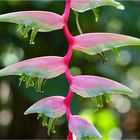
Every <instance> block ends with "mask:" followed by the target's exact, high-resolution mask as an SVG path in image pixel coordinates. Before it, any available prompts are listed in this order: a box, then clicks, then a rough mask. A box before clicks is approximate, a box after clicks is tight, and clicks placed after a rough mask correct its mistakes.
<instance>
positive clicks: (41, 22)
mask: <svg viewBox="0 0 140 140" xmlns="http://www.w3.org/2000/svg"><path fill="white" fill-rule="evenodd" d="M0 21H1V22H11V23H16V24H23V25H30V26H32V27H37V28H39V31H41V32H48V31H53V30H57V29H62V28H63V26H64V20H63V18H62V16H60V15H58V14H56V13H53V12H47V11H20V12H13V13H7V14H2V15H0Z"/></svg>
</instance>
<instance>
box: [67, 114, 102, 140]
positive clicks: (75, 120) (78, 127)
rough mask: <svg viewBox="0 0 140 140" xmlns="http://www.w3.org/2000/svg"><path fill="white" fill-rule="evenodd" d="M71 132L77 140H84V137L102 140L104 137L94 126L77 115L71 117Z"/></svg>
mask: <svg viewBox="0 0 140 140" xmlns="http://www.w3.org/2000/svg"><path fill="white" fill-rule="evenodd" d="M69 130H70V131H71V132H72V133H73V134H74V135H75V136H76V138H77V139H82V138H83V137H98V138H99V139H102V136H101V135H100V133H99V132H98V131H97V129H96V128H95V127H94V126H93V125H92V124H90V123H89V122H88V121H87V120H85V119H83V118H81V117H80V116H77V115H73V116H71V117H70V120H69Z"/></svg>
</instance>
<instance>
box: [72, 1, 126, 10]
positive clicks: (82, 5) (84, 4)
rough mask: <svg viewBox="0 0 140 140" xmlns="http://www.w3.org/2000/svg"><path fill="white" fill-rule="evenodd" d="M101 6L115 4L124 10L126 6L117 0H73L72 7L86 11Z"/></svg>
mask: <svg viewBox="0 0 140 140" xmlns="http://www.w3.org/2000/svg"><path fill="white" fill-rule="evenodd" d="M100 6H114V7H116V8H117V9H120V10H124V6H123V5H122V4H120V3H119V2H117V1H115V0H71V8H72V9H73V10H75V11H78V12H85V11H87V10H92V9H94V8H98V7H100Z"/></svg>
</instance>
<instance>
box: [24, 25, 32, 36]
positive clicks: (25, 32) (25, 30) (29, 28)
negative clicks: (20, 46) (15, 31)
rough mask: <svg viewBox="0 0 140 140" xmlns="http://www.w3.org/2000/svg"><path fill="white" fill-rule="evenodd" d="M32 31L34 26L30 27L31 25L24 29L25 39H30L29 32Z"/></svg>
mask: <svg viewBox="0 0 140 140" xmlns="http://www.w3.org/2000/svg"><path fill="white" fill-rule="evenodd" d="M31 29H32V26H30V25H26V26H25V29H24V31H23V37H24V38H27V37H28V33H29V31H30V30H31Z"/></svg>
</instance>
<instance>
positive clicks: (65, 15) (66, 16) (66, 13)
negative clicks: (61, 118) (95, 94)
mask: <svg viewBox="0 0 140 140" xmlns="http://www.w3.org/2000/svg"><path fill="white" fill-rule="evenodd" d="M70 4H71V0H66V5H65V10H64V13H63V15H62V17H63V19H64V22H65V25H64V27H63V31H64V35H65V37H66V39H67V42H68V46H69V48H68V51H67V53H66V55H65V56H64V63H65V65H66V72H65V76H66V78H67V81H68V83H69V86H70V85H71V82H72V75H71V73H70V70H69V62H70V60H71V57H72V53H73V48H72V45H73V43H74V36H73V35H72V34H71V33H70V31H69V29H68V19H69V14H70ZM72 95H73V93H72V91H71V90H70V89H69V91H68V94H67V96H66V98H65V105H66V107H67V109H66V117H67V121H68V122H69V119H70V117H71V111H70V103H71V100H72ZM67 139H68V140H73V136H72V133H71V132H70V131H69V132H68V137H67Z"/></svg>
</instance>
